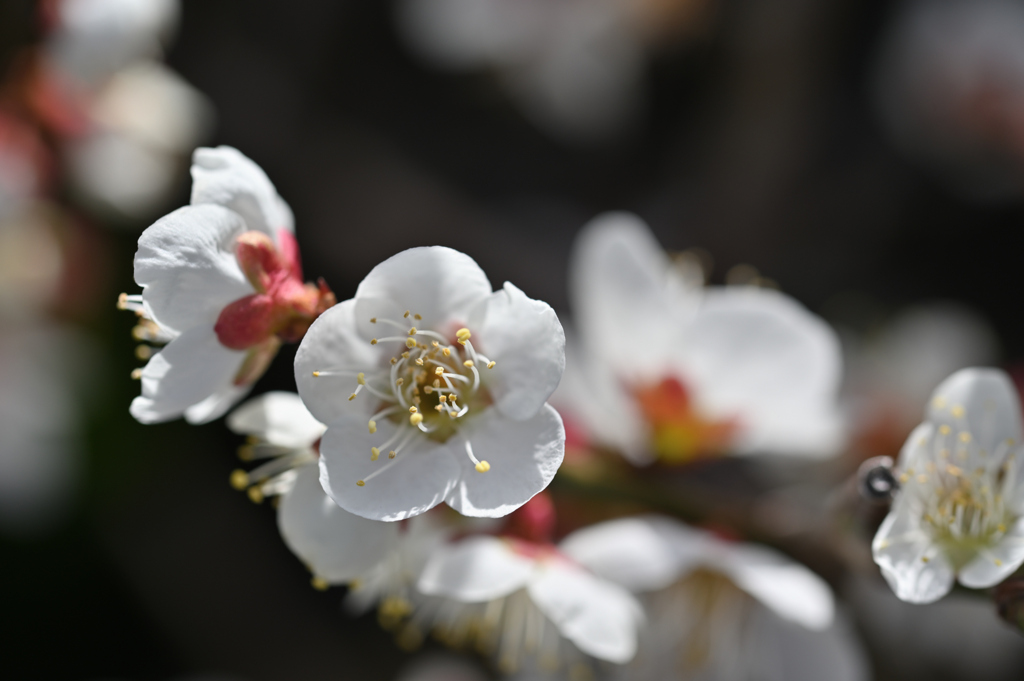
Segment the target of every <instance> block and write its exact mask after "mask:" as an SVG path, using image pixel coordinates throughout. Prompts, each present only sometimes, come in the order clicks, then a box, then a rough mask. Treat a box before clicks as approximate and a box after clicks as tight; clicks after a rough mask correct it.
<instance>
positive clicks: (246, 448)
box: [231, 445, 253, 489]
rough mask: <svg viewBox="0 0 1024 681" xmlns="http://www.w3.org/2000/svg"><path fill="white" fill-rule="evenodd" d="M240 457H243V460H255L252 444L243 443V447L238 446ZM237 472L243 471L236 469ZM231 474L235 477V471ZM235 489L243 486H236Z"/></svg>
mask: <svg viewBox="0 0 1024 681" xmlns="http://www.w3.org/2000/svg"><path fill="white" fill-rule="evenodd" d="M238 458H239V459H241V460H242V461H252V460H253V449H252V445H242V446H241V447H239V448H238ZM235 472H237V473H241V472H242V471H235ZM231 475H232V477H234V473H232V474H231ZM232 486H233V485H232ZM235 489H241V488H240V487H236V488H235Z"/></svg>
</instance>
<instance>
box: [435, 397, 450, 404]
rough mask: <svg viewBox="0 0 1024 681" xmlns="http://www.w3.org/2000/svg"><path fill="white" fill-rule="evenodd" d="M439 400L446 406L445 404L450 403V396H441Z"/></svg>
mask: <svg viewBox="0 0 1024 681" xmlns="http://www.w3.org/2000/svg"><path fill="white" fill-rule="evenodd" d="M437 399H439V400H441V404H444V403H445V402H447V401H448V396H447V395H441V396H440V397H438V398H437Z"/></svg>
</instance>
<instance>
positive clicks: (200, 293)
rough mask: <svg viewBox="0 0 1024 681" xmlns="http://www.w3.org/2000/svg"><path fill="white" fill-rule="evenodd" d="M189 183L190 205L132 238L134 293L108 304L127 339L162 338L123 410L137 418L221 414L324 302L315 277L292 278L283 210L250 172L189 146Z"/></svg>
mask: <svg viewBox="0 0 1024 681" xmlns="http://www.w3.org/2000/svg"><path fill="white" fill-rule="evenodd" d="M192 180H193V184H192V202H191V205H189V206H186V207H184V208H179V209H178V210H176V211H174V212H173V213H171V214H169V215H167V216H165V217H163V218H161V219H160V220H158V221H157V222H156V223H155V224H153V225H152V226H151V227H149V228H148V229H146V231H145V232H143V234H142V236H141V237H139V249H138V251H137V252H136V254H135V281H136V283H138V284H139V285H140V286H142V288H143V291H142V294H141V295H131V296H129V295H124V294H122V296H121V298H120V300H119V306H120V307H122V308H124V309H130V310H134V311H135V312H136V314H138V315H139V317H140V324H139V326H138V327H136V330H135V335H136V337H137V338H139V339H140V340H150V341H154V342H167V345H166V347H164V348H163V349H162V350H160V351H159V352H158V353H156V354H155V355H153V356H152V359H150V360H149V362H148V363H147V364H146V366H145V367H144V368H143V369H142V370H141V371H139V372H138V374H137V376H138V377H139V378H141V379H142V395H141V396H140V397H137V398H135V400H134V401H133V402H132V406H131V413H132V415H133V416H134V417H135V418H136V419H138V420H139V421H141V422H143V423H155V422H159V421H166V420H169V419H173V418H177V417H179V416H181V415H183V414H184V416H185V418H186V420H188V421H189V422H192V423H203V422H206V421H210V420H212V419H215V418H217V417H218V416H220V415H222V414H223V413H224V412H225V411H227V410H228V409H229V408H230V407H231V405H232V404H234V403H235V402H236V401H238V400H239V399H240V398H241V397H242V396H244V395H245V394H246V393H247V392H248V391H249V389H250V388H251V386H252V384H253V383H254V382H255V381H256V379H258V378H259V377H260V376H262V375H263V372H264V371H265V370H266V368H267V366H268V365H269V364H270V361H271V360H272V359H273V358H274V356H275V355H276V354H277V350H278V348H279V347H280V346H281V344H282V343H284V342H296V341H298V340H299V339H300V338H301V337H302V335H303V333H305V331H306V329H307V328H308V327H309V325H310V324H311V323H312V321H313V320H314V319H315V318H316V317H317V316H318V315H319V314H320V313H321V312H323V311H324V310H325V309H326V308H328V307H330V306H331V305H333V304H334V294H333V293H331V292H330V290H329V289H328V288H327V287H326V285H325V284H324V283H323V281H322V280H321V281H320V283H319V284H318V285H314V284H304V283H303V281H302V267H301V265H300V262H299V251H298V245H297V243H296V241H295V235H294V226H293V219H292V213H291V210H290V209H289V208H288V205H287V204H286V203H285V202H284V200H283V199H281V197H280V196H278V194H277V191H276V190H275V189H274V186H273V185H272V184H271V183H270V180H269V179H267V176H266V175H265V174H264V172H263V170H261V169H260V168H259V166H257V165H256V164H255V163H253V162H252V161H251V160H249V159H248V158H246V157H245V156H243V155H242V154H241V153H239V152H238V151H237V150H235V149H232V148H230V147H218V148H216V149H198V150H196V152H195V156H194V159H193V164H192ZM143 347H148V346H143ZM142 354H143V355H146V354H148V351H144V352H143V353H142Z"/></svg>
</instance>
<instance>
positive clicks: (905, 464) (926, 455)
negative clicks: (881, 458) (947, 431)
mask: <svg viewBox="0 0 1024 681" xmlns="http://www.w3.org/2000/svg"><path fill="white" fill-rule="evenodd" d="M934 434H935V426H934V425H932V424H931V423H927V422H925V423H922V424H921V425H919V426H918V427H917V428H914V430H912V431H910V436H909V437H907V441H906V442H904V443H903V447H902V448H900V456H899V459H898V460H897V468H899V469H901V470H907V469H908V468H913V467H915V466H923V465H925V462H926V461H928V460H929V459H930V458H931V455H932V449H931V439H932V436H933V435H934Z"/></svg>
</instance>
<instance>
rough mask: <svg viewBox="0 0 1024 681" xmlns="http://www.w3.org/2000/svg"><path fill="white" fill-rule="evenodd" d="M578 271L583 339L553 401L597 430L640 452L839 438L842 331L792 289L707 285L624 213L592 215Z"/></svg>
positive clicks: (712, 451)
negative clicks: (803, 303) (812, 310)
mask: <svg viewBox="0 0 1024 681" xmlns="http://www.w3.org/2000/svg"><path fill="white" fill-rule="evenodd" d="M570 282H571V284H572V290H571V293H572V301H573V310H574V314H575V321H576V325H577V332H578V338H579V340H578V342H577V343H576V344H575V345H573V344H571V345H570V348H569V349H570V362H569V368H568V371H567V372H566V377H565V380H564V381H563V384H562V387H561V388H560V390H559V392H558V394H557V395H556V397H555V399H554V402H555V404H556V405H557V406H558V407H559V408H560V409H562V410H563V411H564V413H566V414H567V415H569V416H572V417H575V419H577V420H578V423H579V424H581V425H582V426H584V427H585V429H586V430H587V432H588V433H589V434H590V435H591V436H592V437H593V438H594V439H595V440H597V441H598V442H600V443H602V444H605V445H609V446H612V447H616V448H618V449H619V450H620V451H621V452H622V453H623V454H624V455H625V456H627V457H628V458H629V459H630V460H632V461H633V462H635V463H641V464H642V463H649V462H650V461H651V460H653V459H654V458H658V459H661V460H663V461H667V462H676V463H680V462H685V461H689V460H691V459H693V458H696V457H700V456H708V455H716V454H722V453H735V454H753V453H762V452H764V453H779V454H791V455H807V456H820V455H823V454H825V455H827V454H831V453H834V451H835V450H836V449H837V448H838V446H839V444H840V441H841V434H842V427H841V420H840V417H839V412H838V409H837V404H836V400H837V393H838V389H839V379H840V373H841V364H842V360H841V353H840V349H839V343H838V340H837V338H836V335H835V333H834V332H833V331H832V330H831V328H829V327H828V326H827V325H826V324H825V323H824V322H823V321H822V320H821V319H819V318H818V317H816V316H814V315H812V314H811V313H809V312H808V311H807V310H806V309H804V308H803V307H802V306H800V304H799V303H797V302H796V301H794V300H793V299H792V298H790V297H788V296H786V295H783V294H782V293H779V292H777V291H773V290H768V289H763V288H757V287H753V286H727V287H707V288H704V287H702V286H701V283H702V278H701V276H700V275H699V274H697V275H695V274H694V272H693V268H692V267H687V266H686V265H685V263H683V264H681V265H678V266H677V265H676V264H673V262H672V261H671V260H670V259H669V258H668V257H667V256H666V255H665V253H664V252H663V251H662V250H661V248H660V247H659V245H658V244H657V242H656V241H655V240H654V238H653V237H652V235H651V234H650V231H649V230H648V229H647V227H646V225H644V224H643V223H642V222H641V221H640V220H639V219H638V218H636V217H635V216H632V215H629V214H623V213H612V214H608V215H603V216H600V217H598V218H596V219H595V220H593V221H592V222H591V223H590V224H589V225H588V226H586V227H585V228H584V230H583V232H582V234H581V235H580V236H579V237H578V239H577V244H576V247H575V252H574V256H573V260H572V264H571V279H570ZM572 351H575V352H572Z"/></svg>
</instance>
